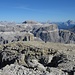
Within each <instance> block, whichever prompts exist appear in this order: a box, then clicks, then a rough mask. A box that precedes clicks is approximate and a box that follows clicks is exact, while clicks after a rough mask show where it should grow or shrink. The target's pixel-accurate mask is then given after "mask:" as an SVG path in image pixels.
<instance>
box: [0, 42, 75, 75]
mask: <svg viewBox="0 0 75 75" xmlns="http://www.w3.org/2000/svg"><path fill="white" fill-rule="evenodd" d="M6 74H7V75H74V74H75V45H74V44H60V43H49V42H47V43H44V42H37V41H29V42H28V41H27V42H23V41H19V42H13V43H9V44H5V45H0V75H6Z"/></svg>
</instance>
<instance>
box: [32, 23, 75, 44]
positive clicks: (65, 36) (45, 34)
mask: <svg viewBox="0 0 75 75" xmlns="http://www.w3.org/2000/svg"><path fill="white" fill-rule="evenodd" d="M32 33H33V34H34V36H36V37H39V38H41V39H42V40H43V41H45V42H60V43H75V33H73V32H71V31H69V30H63V29H60V30H59V29H58V27H57V25H54V24H52V25H49V26H47V25H46V26H43V27H40V28H38V29H36V28H34V29H33V31H32Z"/></svg>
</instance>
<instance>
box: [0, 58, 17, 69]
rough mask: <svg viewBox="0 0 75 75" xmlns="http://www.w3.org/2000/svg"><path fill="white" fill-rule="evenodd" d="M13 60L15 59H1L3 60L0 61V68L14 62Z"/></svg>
mask: <svg viewBox="0 0 75 75" xmlns="http://www.w3.org/2000/svg"><path fill="white" fill-rule="evenodd" d="M15 60H16V59H13V60H11V61H9V60H8V59H7V61H3V62H2V61H0V69H1V68H3V67H5V66H6V65H10V64H14V62H15Z"/></svg>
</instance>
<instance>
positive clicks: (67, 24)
mask: <svg viewBox="0 0 75 75" xmlns="http://www.w3.org/2000/svg"><path fill="white" fill-rule="evenodd" d="M55 24H57V25H58V27H59V29H70V28H72V27H73V26H74V25H75V22H74V21H72V20H68V21H66V22H57V23H55Z"/></svg>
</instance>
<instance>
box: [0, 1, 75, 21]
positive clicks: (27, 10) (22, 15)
mask: <svg viewBox="0 0 75 75" xmlns="http://www.w3.org/2000/svg"><path fill="white" fill-rule="evenodd" d="M68 19H71V20H74V21H75V0H0V21H16V22H22V21H24V20H36V21H47V20H50V21H66V20H68Z"/></svg>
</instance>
